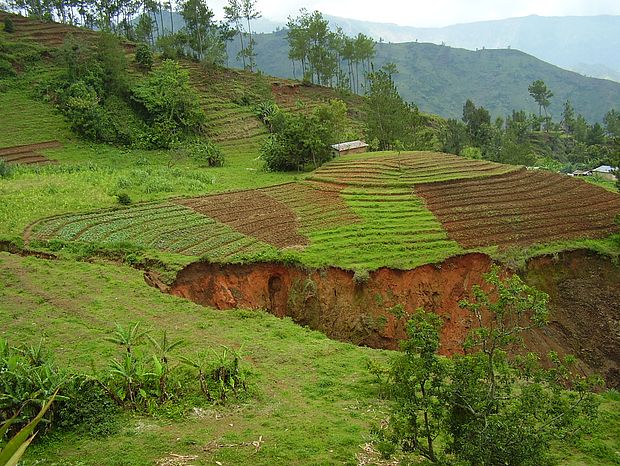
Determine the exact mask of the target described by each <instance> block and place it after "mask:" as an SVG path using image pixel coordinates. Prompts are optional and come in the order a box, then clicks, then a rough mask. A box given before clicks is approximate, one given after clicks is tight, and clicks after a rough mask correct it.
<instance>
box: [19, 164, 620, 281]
mask: <svg viewBox="0 0 620 466" xmlns="http://www.w3.org/2000/svg"><path fill="white" fill-rule="evenodd" d="M617 214H620V196H618V195H617V194H613V193H610V192H607V191H605V190H603V189H601V188H598V187H596V186H593V185H590V184H587V183H584V182H582V181H580V180H575V179H573V178H569V177H566V176H563V175H557V174H553V173H546V172H539V171H527V170H525V169H523V168H520V167H516V166H506V165H500V164H495V163H492V162H484V161H471V160H467V159H463V158H461V157H456V156H451V155H447V154H438V153H429V152H414V153H407V154H401V155H395V154H393V153H388V154H378V155H377V154H364V155H357V156H347V157H342V158H340V159H338V160H336V161H333V162H331V163H328V164H326V165H325V166H323V167H322V168H321V169H319V170H317V171H316V172H315V173H314V174H313V175H312V176H310V177H309V178H308V179H307V180H305V181H298V182H292V183H285V184H281V185H277V186H272V187H268V188H260V189H255V190H246V191H236V192H229V193H223V194H215V195H210V196H201V197H195V198H189V199H173V200H171V201H169V202H163V203H156V204H142V205H137V206H135V207H130V208H126V209H118V210H113V211H105V212H93V213H88V214H75V215H65V216H59V217H53V218H50V219H44V220H42V221H40V222H38V223H37V224H35V225H34V226H33V227H32V228H31V229H30V230H29V232H28V235H27V236H28V237H29V238H34V239H50V238H59V239H64V240H73V241H94V242H100V243H117V242H122V241H131V242H134V243H136V244H139V245H142V246H145V247H149V248H155V249H159V250H162V251H171V252H176V253H180V254H185V255H189V256H205V257H207V258H209V259H210V260H212V261H230V260H243V259H248V258H252V257H256V255H257V254H262V253H270V254H271V253H274V254H275V253H276V251H277V250H282V249H287V250H288V253H289V254H295V255H296V257H297V258H298V259H299V260H300V261H301V262H302V263H304V264H307V265H310V266H316V267H320V266H325V265H337V266H341V267H344V268H349V269H376V268H378V267H381V266H391V267H395V268H402V269H408V268H412V267H415V266H418V265H421V264H425V263H432V262H439V261H442V260H444V259H446V258H447V257H449V256H452V255H455V254H459V253H462V252H465V251H469V250H475V249H476V248H483V247H489V246H499V247H508V246H513V245H519V246H521V245H531V244H535V243H536V244H545V243H550V242H553V241H557V240H563V239H581V238H602V237H606V236H609V235H610V234H612V233H614V232H616V231H617V230H618V227H616V226H615V225H614V217H615V215H617Z"/></svg>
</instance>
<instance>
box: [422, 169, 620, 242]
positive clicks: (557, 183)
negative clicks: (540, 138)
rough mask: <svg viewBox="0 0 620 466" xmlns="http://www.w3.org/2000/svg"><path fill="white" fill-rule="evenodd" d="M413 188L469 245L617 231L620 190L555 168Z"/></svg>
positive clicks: (453, 234)
mask: <svg viewBox="0 0 620 466" xmlns="http://www.w3.org/2000/svg"><path fill="white" fill-rule="evenodd" d="M415 191H416V193H417V194H419V195H420V196H422V197H423V198H424V199H425V201H426V205H427V206H428V208H429V209H430V210H431V211H432V212H433V213H434V214H435V215H436V216H437V217H438V218H439V219H440V220H441V223H442V224H443V226H444V228H445V229H446V230H447V231H448V233H449V236H450V238H452V239H454V240H456V241H458V242H459V243H460V244H461V245H462V246H463V247H465V248H473V247H481V246H490V245H499V246H512V245H522V244H533V243H544V242H551V241H557V240H563V239H574V238H602V237H605V236H609V235H611V234H612V233H615V232H617V231H618V227H617V226H615V225H614V217H615V216H616V215H618V214H620V196H618V195H617V194H614V193H611V192H609V191H606V190H604V189H602V188H599V187H597V186H593V185H591V184H589V183H586V182H584V181H582V180H577V179H573V178H570V177H568V176H563V175H558V174H555V173H545V172H539V171H528V170H524V169H523V170H519V171H516V172H510V173H507V174H505V175H500V176H493V177H489V178H485V179H482V180H475V181H471V180H453V181H447V182H441V183H430V184H420V185H416V188H415Z"/></svg>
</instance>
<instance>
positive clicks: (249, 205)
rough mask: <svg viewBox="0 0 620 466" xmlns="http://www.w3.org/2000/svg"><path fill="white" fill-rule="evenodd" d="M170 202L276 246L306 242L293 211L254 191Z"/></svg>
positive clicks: (296, 244)
mask: <svg viewBox="0 0 620 466" xmlns="http://www.w3.org/2000/svg"><path fill="white" fill-rule="evenodd" d="M174 202H176V203H178V204H181V205H184V206H186V207H189V208H191V209H194V210H195V211H196V212H199V213H201V214H203V215H206V216H208V217H211V218H214V219H215V220H217V221H219V222H222V223H225V224H226V225H229V226H230V227H232V228H233V229H235V230H237V231H238V232H240V233H243V234H244V235H248V236H253V237H255V238H257V239H259V240H261V241H264V242H265V243H269V244H272V245H274V246H276V247H289V246H303V245H305V244H307V243H308V240H307V238H306V237H305V236H302V235H300V234H299V233H298V230H299V223H298V220H297V215H296V214H295V212H293V211H292V210H291V209H290V208H288V207H287V206H286V205H285V204H283V203H281V202H279V201H278V200H276V199H274V198H273V197H271V196H269V195H267V194H265V193H263V192H261V191H258V190H253V191H238V192H234V193H225V194H216V195H213V196H204V197H198V198H193V199H179V200H175V201H174Z"/></svg>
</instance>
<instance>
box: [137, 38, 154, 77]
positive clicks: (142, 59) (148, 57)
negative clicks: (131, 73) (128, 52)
mask: <svg viewBox="0 0 620 466" xmlns="http://www.w3.org/2000/svg"><path fill="white" fill-rule="evenodd" d="M136 63H137V64H138V66H139V67H140V68H141V69H143V70H146V71H151V68H152V67H153V52H152V51H151V48H150V47H149V46H148V44H144V43H142V44H138V47H136Z"/></svg>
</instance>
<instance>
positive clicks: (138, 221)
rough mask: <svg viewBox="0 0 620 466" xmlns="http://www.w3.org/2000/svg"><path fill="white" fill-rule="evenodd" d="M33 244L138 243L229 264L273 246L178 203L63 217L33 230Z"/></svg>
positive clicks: (54, 218)
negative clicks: (52, 240)
mask: <svg viewBox="0 0 620 466" xmlns="http://www.w3.org/2000/svg"><path fill="white" fill-rule="evenodd" d="M27 235H28V239H30V238H34V239H39V240H45V239H50V238H55V239H62V240H71V241H83V242H93V243H100V244H114V243H122V242H131V243H133V244H136V245H139V246H144V247H148V248H153V249H158V250H161V251H167V252H175V253H179V254H186V255H189V256H202V255H204V254H207V255H208V257H209V258H210V259H212V260H218V261H229V260H234V259H236V258H237V257H241V256H245V255H254V254H258V253H262V252H265V251H268V250H270V249H271V247H270V246H269V245H268V244H266V243H263V242H261V241H259V240H258V239H256V238H254V237H250V236H246V235H243V234H241V233H239V232H237V231H235V230H233V229H232V228H230V227H229V226H227V225H225V224H223V223H219V222H217V221H215V220H213V219H212V218H209V217H206V216H204V215H201V214H199V213H197V212H196V211H195V210H193V209H190V208H188V207H185V206H183V205H179V204H176V203H172V202H163V203H148V204H140V205H138V206H135V207H129V208H126V209H116V210H107V211H100V212H93V213H88V214H76V215H60V216H56V217H52V218H49V219H45V220H44V221H41V222H38V223H36V224H34V225H32V226H31V227H30V228H29V229H28V234H27Z"/></svg>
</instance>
